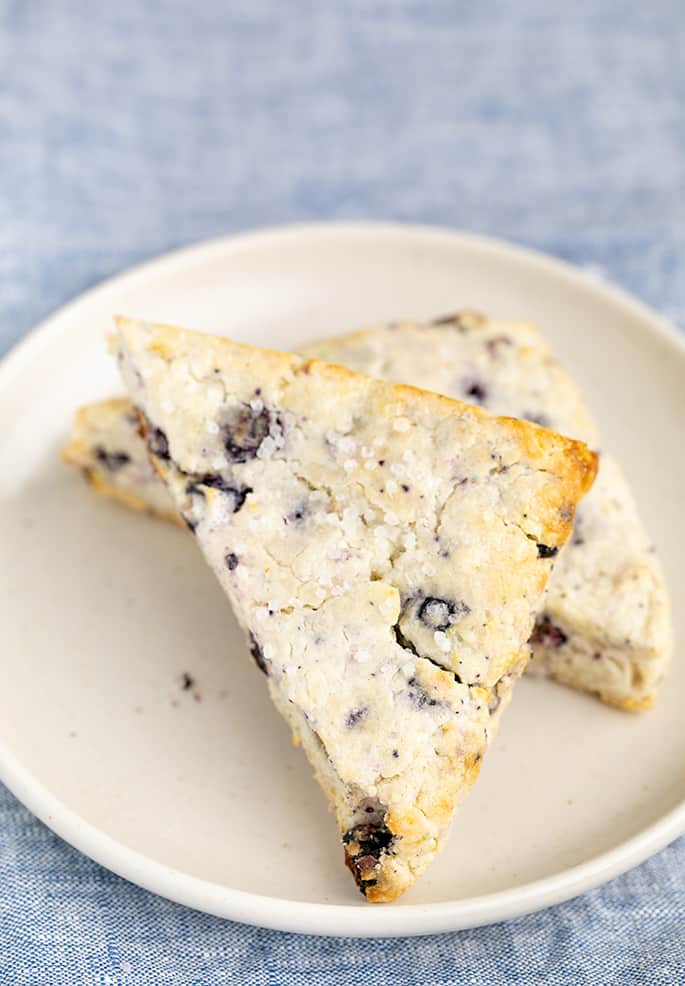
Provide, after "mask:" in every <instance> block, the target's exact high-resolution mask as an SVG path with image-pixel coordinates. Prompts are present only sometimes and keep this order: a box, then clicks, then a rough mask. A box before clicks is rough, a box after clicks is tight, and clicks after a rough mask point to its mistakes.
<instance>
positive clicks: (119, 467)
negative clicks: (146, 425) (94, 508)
mask: <svg viewBox="0 0 685 986" xmlns="http://www.w3.org/2000/svg"><path fill="white" fill-rule="evenodd" d="M62 459H63V460H64V461H65V462H66V463H68V464H69V465H72V466H78V467H79V468H80V469H81V470H82V472H83V475H84V476H85V478H86V479H87V480H88V482H89V483H90V484H91V486H92V488H93V489H94V490H95V492H96V493H100V494H101V495H102V496H108V497H112V498H113V499H115V500H119V501H120V502H121V503H123V504H125V505H126V506H127V507H132V508H133V509H134V510H147V511H148V512H149V513H152V514H155V515H156V516H158V517H162V518H163V519H164V520H169V521H172V522H173V523H174V524H182V523H183V520H182V518H181V517H179V515H178V513H177V511H176V508H175V506H174V502H173V500H172V499H171V497H170V496H169V493H168V491H167V489H166V487H165V485H164V483H163V482H162V481H161V480H160V479H159V477H158V476H157V473H156V472H155V470H154V467H153V466H152V463H151V462H150V459H149V457H148V454H147V450H146V448H145V442H144V441H143V440H142V438H141V437H140V435H139V434H138V417H137V415H136V412H135V411H134V410H133V408H132V407H131V402H130V401H128V400H126V399H125V398H113V399H112V400H108V401H100V402H99V403H98V404H89V405H88V406H86V407H81V408H79V409H78V411H77V412H76V414H75V415H74V425H73V430H72V435H71V441H70V442H69V444H68V445H67V447H66V448H65V449H64V451H63V452H62Z"/></svg>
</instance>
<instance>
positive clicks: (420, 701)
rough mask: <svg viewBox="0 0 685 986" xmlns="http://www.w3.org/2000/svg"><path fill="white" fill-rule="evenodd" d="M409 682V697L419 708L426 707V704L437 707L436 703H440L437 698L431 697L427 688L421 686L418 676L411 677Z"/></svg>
mask: <svg viewBox="0 0 685 986" xmlns="http://www.w3.org/2000/svg"><path fill="white" fill-rule="evenodd" d="M407 684H408V685H409V698H410V700H411V702H412V704H413V705H415V706H416V708H417V709H424V708H426V706H428V707H429V708H431V709H432V708H435V706H436V705H439V704H440V703H439V702H438V700H437V698H431V696H430V695H429V694H428V692H427V691H426V689H425V688H422V687H421V685H420V684H419V683H418V680H417V679H416V678H410V679H409V681H408V682H407Z"/></svg>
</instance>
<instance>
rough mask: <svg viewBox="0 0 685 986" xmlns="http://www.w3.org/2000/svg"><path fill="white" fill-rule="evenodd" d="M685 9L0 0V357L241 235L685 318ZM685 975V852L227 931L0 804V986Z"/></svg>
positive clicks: (657, 978) (307, 0) (435, 2)
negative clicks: (161, 268) (426, 247)
mask: <svg viewBox="0 0 685 986" xmlns="http://www.w3.org/2000/svg"><path fill="white" fill-rule="evenodd" d="M683 51H685V8H684V7H683V4H682V0H652V2H651V3H649V4H638V3H634V2H633V0H576V2H574V3H566V4H555V3H550V2H549V0H518V2H517V3H508V2H505V0H485V2H483V3H480V4H473V3H472V4H466V3H463V2H459V0H319V2H317V0H291V2H288V3H283V2H281V3H279V2H277V0H232V2H221V0H204V2H203V3H190V2H189V0H186V2H184V0H167V2H165V3H163V4H162V3H160V2H158V0H150V2H148V3H138V2H135V0H118V2H116V3H112V4H93V3H89V2H87V0H61V2H60V3H54V2H49V0H4V2H3V3H0V352H4V351H6V350H7V349H8V348H9V347H10V346H11V345H12V344H13V343H14V342H16V341H17V340H18V339H19V338H20V337H21V336H22V335H23V334H24V333H26V332H27V331H28V330H29V329H30V328H31V327H32V326H33V325H34V324H36V323H37V322H38V321H39V320H40V319H41V318H43V317H44V316H46V315H47V314H48V313H50V312H51V311H52V310H53V309H55V308H57V307H58V306H60V305H61V304H63V303H64V302H65V301H67V300H68V299H70V298H72V297H74V296H76V295H78V294H79V293H80V292H81V291H83V290H84V289H86V288H88V287H90V286H92V285H94V284H96V283H97V282H98V281H100V280H101V279H102V278H104V277H106V276H108V275H110V274H113V273H115V272H118V271H121V270H124V269H125V268H127V267H129V266H130V265H132V264H134V263H137V262H139V261H141V260H143V259H146V258H150V257H153V256H156V255H157V254H160V253H162V252H165V251H167V250H169V249H171V248H174V247H177V246H181V245H184V244H187V243H191V242H195V241H199V240H202V239H205V238H207V237H211V236H218V235H223V234H226V233H230V232H237V231H239V230H244V229H252V228H257V227H259V226H267V225H269V226H270V225H275V224H282V223H286V222H293V221H304V220H310V219H332V218H338V219H340V218H376V219H397V220H406V221H418V222H427V223H434V224H440V225H445V226H450V227H456V228H461V229H467V230H473V231H477V232H481V233H486V234H490V235H495V236H501V237H504V238H506V239H510V240H513V241H517V242H520V243H524V244H526V245H529V246H534V247H538V248H540V249H543V250H547V251H550V252H551V253H554V254H556V255H558V256H561V257H564V258H566V259H568V260H571V261H573V262H576V263H579V264H581V265H583V266H585V267H588V268H591V269H593V270H595V271H596V272H597V273H598V274H599V275H600V276H607V277H608V278H610V279H611V280H613V281H615V282H617V283H619V284H621V285H622V286H624V287H626V288H628V289H629V290H631V291H633V292H634V293H635V294H637V295H638V296H639V297H641V298H642V299H644V300H645V301H646V302H647V303H649V304H651V305H653V306H654V307H655V308H657V309H658V310H660V311H661V312H662V313H664V314H665V315H666V316H668V317H670V318H671V319H672V320H673V321H675V322H676V323H677V324H679V325H680V326H681V327H682V326H684V325H685V277H684V276H683V270H684V268H685V59H683V57H682V53H683ZM684 982H685V839H680V840H678V841H677V842H676V843H674V844H673V845H671V846H670V847H668V848H667V849H665V850H664V851H663V852H661V853H660V854H659V855H657V856H656V857H655V858H653V859H652V860H650V861H648V862H647V863H645V864H643V865H642V866H640V867H638V868H637V869H635V870H633V871H632V872H630V873H627V874H625V875H624V876H622V877H620V878H618V879H615V880H613V881H612V882H611V883H609V884H608V885H606V886H604V887H602V888H599V889H597V890H595V891H593V892H590V893H588V894H585V895H584V896H582V897H580V898H577V899H576V900H573V901H569V902H568V903H566V904H563V905H560V906H558V907H555V908H551V909H548V910H546V911H543V912H541V913H538V914H534V915H530V916H528V917H524V918H520V919H517V920H514V921H510V922H507V923H503V924H499V925H494V926H492V927H489V928H481V929H474V930H471V931H464V932H460V933H453V934H446V935H440V936H429V937H425V938H420V939H401V940H396V941H389V940H385V941H371V940H369V941H353V940H345V939H325V938H315V937H305V936H297V935H291V934H282V933H277V932H271V931H265V930H262V929H257V928H253V927H248V926H243V925H239V924H234V923H231V922H227V921H221V920H218V919H215V918H211V917H208V916H206V915H202V914H198V913H195V912H193V911H190V910H188V909H186V908H183V907H180V906H178V905H175V904H172V903H169V902H168V901H165V900H162V899H160V898H158V897H155V896H154V895H152V894H149V893H146V892H145V891H143V890H140V889H138V888H137V887H134V886H132V885H130V884H128V883H127V882H126V881H124V880H121V879H119V878H118V877H115V876H113V875H112V874H111V873H109V872H107V871H106V870H104V869H102V868H101V867H99V866H98V865H96V864H95V863H93V862H92V861H90V860H88V859H87V858H86V857H84V856H82V855H81V854H80V853H78V852H77V851H75V850H74V849H72V848H70V847H69V846H67V845H65V844H64V843H63V842H62V841H61V840H60V839H59V838H57V837H56V836H55V835H53V834H52V833H51V832H50V831H49V830H48V829H47V828H46V827H45V826H43V825H42V824H41V823H40V822H38V821H37V820H36V819H35V818H34V817H33V816H32V815H31V814H30V813H29V812H28V811H27V810H26V809H25V808H24V807H23V806H21V805H20V804H19V803H18V802H17V801H16V800H15V799H14V798H13V797H12V795H11V794H10V793H9V792H8V791H7V790H6V789H5V788H2V787H1V786H0V986H72V984H78V986H81V984H83V986H91V984H92V986H95V984H97V986H104V984H117V986H156V984H160V986H161V984H170V986H221V984H224V983H231V984H233V983H237V984H241V986H243V984H246V986H253V984H254V986H262V984H264V986H296V984H301V983H307V984H313V986H316V984H325V986H356V984H359V986H362V984H363V986H385V984H393V986H397V984H417V986H434V984H435V986H457V984H460V986H461V984H485V986H498V984H531V986H536V984H540V983H549V984H566V983H573V984H591V986H611V984H616V986H619V984H620V986H625V984H640V986H642V984H644V986H657V984H658V986H662V984H669V986H670V984H679V983H684Z"/></svg>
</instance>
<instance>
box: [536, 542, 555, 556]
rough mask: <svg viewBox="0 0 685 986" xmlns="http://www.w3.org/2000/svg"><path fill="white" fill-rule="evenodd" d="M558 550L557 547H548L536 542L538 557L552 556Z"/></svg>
mask: <svg viewBox="0 0 685 986" xmlns="http://www.w3.org/2000/svg"><path fill="white" fill-rule="evenodd" d="M558 551H559V548H558V547H550V546H549V545H548V544H540V543H539V542H538V558H554V556H555V555H556V554H557V552H558Z"/></svg>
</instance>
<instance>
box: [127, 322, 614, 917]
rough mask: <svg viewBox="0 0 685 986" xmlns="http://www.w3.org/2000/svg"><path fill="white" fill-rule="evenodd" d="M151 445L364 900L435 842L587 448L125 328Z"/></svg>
mask: <svg viewBox="0 0 685 986" xmlns="http://www.w3.org/2000/svg"><path fill="white" fill-rule="evenodd" d="M118 328H119V359H120V365H121V369H122V373H123V376H124V379H125V382H126V384H127V386H128V388H129V392H130V395H131V398H132V401H133V403H134V405H135V406H136V407H137V408H138V411H139V414H140V418H141V422H142V423H143V427H144V430H145V434H146V437H147V441H148V450H149V452H150V455H151V457H152V459H153V461H154V463H155V466H156V468H157V470H158V471H159V473H160V475H161V476H162V477H163V478H164V480H165V482H166V484H167V486H168V489H169V490H170V492H171V494H172V496H173V499H174V501H175V503H176V505H177V508H178V510H179V512H180V513H181V514H182V515H183V517H184V518H185V520H186V522H187V524H188V526H189V527H190V528H191V529H192V530H193V532H194V535H195V537H196V539H197V541H198V544H199V546H200V548H201V549H202V551H203V553H204V555H205V557H206V559H207V561H208V563H209V564H210V566H211V567H212V569H213V571H214V572H215V574H216V576H217V577H218V579H219V581H220V583H221V585H222V586H223V588H224V590H225V591H226V593H227V595H228V597H229V599H230V600H231V602H232V604H233V607H234V609H235V612H236V615H237V617H238V619H239V621H240V622H241V624H242V626H243V627H244V629H245V632H246V635H247V637H248V640H249V647H250V651H251V654H252V657H253V658H254V661H255V663H256V665H257V668H258V669H259V672H260V673H263V674H264V676H265V679H266V682H267V684H268V687H269V690H270V693H271V696H272V698H273V700H274V703H275V704H276V706H277V707H278V708H279V710H280V711H281V713H282V714H283V716H284V717H285V719H286V720H287V721H288V723H289V724H290V726H291V728H292V731H293V734H294V736H295V738H296V740H297V741H299V742H301V743H302V745H303V747H304V749H305V752H306V753H307V755H308V757H309V759H310V761H311V763H312V765H313V767H314V770H315V772H316V775H317V777H318V780H319V782H320V784H321V786H322V787H323V789H324V790H325V791H326V793H327V795H328V797H329V799H330V801H331V802H332V804H333V806H334V808H335V811H336V815H337V819H338V824H339V827H340V831H341V834H342V840H343V844H344V848H345V858H346V862H347V865H348V866H349V868H350V869H351V870H352V873H353V875H354V877H355V879H356V881H357V883H358V885H359V887H360V888H361V890H362V892H363V893H364V894H365V896H366V897H367V898H368V899H369V900H372V901H386V900H392V899H393V898H395V897H397V896H398V895H399V894H401V893H402V892H403V891H404V890H406V889H407V888H408V887H410V886H411V885H412V884H413V883H414V881H415V880H416V879H417V878H418V876H419V875H420V874H421V872H422V871H423V870H424V869H425V867H426V866H427V865H428V863H429V862H430V860H431V859H432V858H433V856H434V855H435V853H436V852H437V851H438V849H439V848H440V845H441V843H442V842H443V840H444V838H445V836H446V832H447V829H448V826H449V823H450V821H451V818H452V816H453V814H454V811H455V809H456V806H457V804H458V802H459V801H460V800H461V798H462V797H463V796H464V795H465V793H466V792H467V791H468V789H469V787H470V785H471V784H472V783H473V781H474V780H475V778H476V776H477V774H478V771H479V769H480V764H481V761H482V758H483V755H484V753H485V749H486V746H487V742H488V733H489V728H490V716H491V714H496V713H497V712H498V711H499V709H498V708H497V706H498V703H499V702H500V701H501V697H502V693H504V694H506V691H507V690H508V688H509V687H510V684H511V680H512V679H513V678H514V677H515V676H516V675H518V674H520V672H521V671H522V670H523V668H524V667H525V664H526V660H527V656H528V648H527V646H526V641H527V639H528V637H529V636H530V633H531V631H532V627H533V622H534V618H535V615H536V614H537V613H538V612H539V611H540V605H541V600H542V594H543V592H544V588H545V584H546V582H547V578H548V575H549V572H550V570H551V567H552V564H553V561H554V559H553V557H551V556H550V555H549V554H547V553H545V552H543V553H541V552H540V551H539V549H538V546H539V545H540V544H544V545H546V546H548V547H549V548H550V549H554V548H560V547H561V546H562V545H563V544H564V543H565V541H566V540H567V538H568V537H569V535H570V533H571V530H572V525H573V516H574V512H575V506H576V503H577V501H578V500H579V498H580V497H581V496H582V495H583V493H584V492H585V491H586V490H587V489H588V488H589V486H590V484H591V482H592V479H593V477H594V473H595V467H596V460H595V456H594V454H593V453H591V452H589V451H588V449H587V448H586V447H585V446H584V445H583V444H582V443H578V442H574V441H571V440H569V439H565V438H562V437H561V436H559V435H556V434H555V433H553V432H551V431H548V430H546V429H543V428H539V427H537V426H535V425H531V424H528V423H526V422H522V421H517V420H512V419H506V418H505V419H503V418H496V417H493V416H491V415H489V414H488V413H486V412H484V411H482V410H481V409H479V408H475V407H473V406H469V405H465V404H462V403H460V402H457V401H452V400H449V399H448V398H445V397H440V396H438V395H436V394H429V393H426V392H423V391H419V390H415V389H413V388H411V387H403V386H394V385H392V384H389V383H386V382H382V381H379V380H373V379H370V378H368V377H365V376H362V375H360V374H357V373H353V372H350V371H348V370H345V369H342V368H341V367H336V366H330V365H327V364H324V363H319V362H316V361H313V360H308V359H304V358H302V357H299V356H295V355H292V354H284V353H276V352H272V351H269V350H263V349H256V348H254V347H251V346H243V345H238V344H236V343H233V342H230V341H228V340H225V339H218V338H215V337H212V336H206V335H200V334H198V333H193V332H183V331H181V330H178V329H172V328H168V327H164V326H155V325H149V324H146V323H141V322H131V321H128V320H125V319H120V320H119V321H118Z"/></svg>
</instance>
